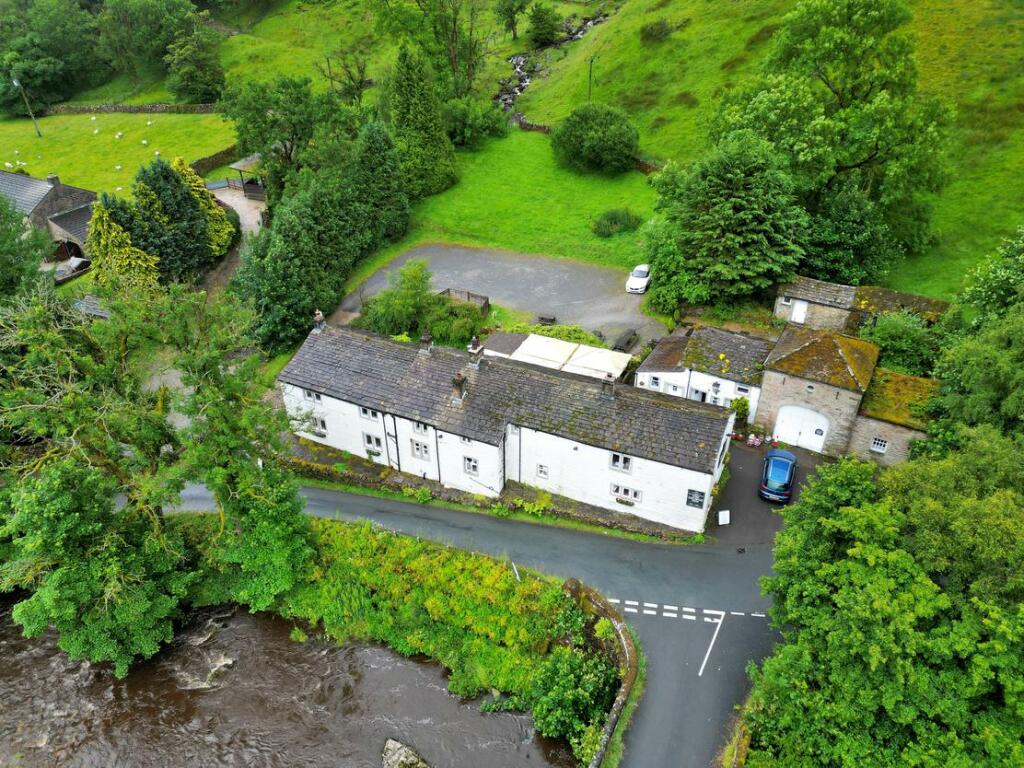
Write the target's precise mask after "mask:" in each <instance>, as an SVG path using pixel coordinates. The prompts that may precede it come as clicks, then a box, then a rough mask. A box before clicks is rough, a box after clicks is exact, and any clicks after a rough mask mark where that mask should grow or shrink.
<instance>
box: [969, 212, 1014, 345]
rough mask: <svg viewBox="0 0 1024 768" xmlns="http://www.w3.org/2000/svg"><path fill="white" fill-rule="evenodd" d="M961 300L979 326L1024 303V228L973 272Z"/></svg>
mask: <svg viewBox="0 0 1024 768" xmlns="http://www.w3.org/2000/svg"><path fill="white" fill-rule="evenodd" d="M961 300H962V301H963V302H964V303H965V304H967V305H968V306H970V307H971V309H972V310H973V312H974V315H975V317H976V322H977V323H978V324H979V325H980V324H982V323H984V322H985V321H987V320H991V319H993V318H996V317H1000V316H1002V315H1003V314H1005V313H1006V311H1007V310H1008V309H1009V308H1010V307H1012V306H1013V305H1015V304H1019V303H1021V302H1024V227H1021V228H1020V229H1018V230H1017V235H1016V237H1014V238H1012V239H1009V240H1007V241H1006V242H1004V243H1003V244H1002V245H1001V246H1000V247H999V251H998V252H997V253H996V254H995V255H993V256H990V257H989V258H988V259H986V260H985V261H984V262H983V263H982V264H981V265H980V266H979V267H977V269H975V270H974V272H973V273H972V274H971V276H970V279H969V282H968V284H967V287H966V288H965V289H964V291H963V294H962V295H961Z"/></svg>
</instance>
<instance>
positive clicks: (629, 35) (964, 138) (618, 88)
mask: <svg viewBox="0 0 1024 768" xmlns="http://www.w3.org/2000/svg"><path fill="white" fill-rule="evenodd" d="M793 5H794V1H793V0H750V1H748V2H743V3H733V2H718V3H710V2H707V0H629V2H627V3H626V4H625V5H623V6H622V8H621V9H620V10H619V12H618V13H617V14H616V16H615V17H614V19H613V20H611V21H610V22H608V23H607V24H604V25H601V26H598V27H596V28H595V29H594V31H593V32H592V33H591V34H590V35H589V36H587V37H586V38H585V39H583V40H581V41H580V42H579V43H576V44H575V45H573V46H571V47H570V48H568V49H566V50H564V51H558V52H556V53H554V54H552V55H549V56H546V57H545V66H546V68H547V69H548V70H549V71H548V75H547V77H545V78H543V79H541V80H538V81H537V82H536V83H535V84H534V85H533V86H531V88H530V90H529V91H527V93H526V94H525V95H524V96H523V98H522V99H521V101H520V106H521V108H522V109H523V111H524V112H525V113H526V114H527V115H528V116H529V117H530V119H531V120H534V121H537V122H556V121H557V120H559V119H560V118H562V117H564V116H565V115H566V114H568V113H569V111H570V110H571V109H572V108H573V107H574V106H576V105H578V104H580V103H583V102H585V101H586V99H587V85H588V70H589V67H590V60H591V58H592V57H595V56H596V58H595V59H594V87H593V93H594V98H595V99H597V100H601V101H605V102H607V103H610V104H615V105H618V106H621V107H623V108H624V109H626V110H627V111H628V112H629V113H630V114H631V115H632V116H633V118H634V120H635V121H636V124H637V126H638V128H639V129H640V131H641V145H642V148H643V149H644V151H646V152H647V153H649V154H652V155H655V156H658V157H662V158H672V159H677V160H680V161H682V162H688V161H691V160H693V159H694V158H696V157H698V156H699V155H700V154H701V152H702V151H703V149H704V146H705V137H706V133H707V124H708V121H709V120H710V118H711V116H712V115H713V114H714V111H715V109H716V106H717V103H718V101H719V100H720V98H721V96H722V94H723V93H724V92H725V91H726V90H727V89H729V88H732V87H735V86H736V85H738V84H740V83H742V82H743V80H744V79H745V78H747V77H749V76H750V75H751V74H752V73H754V72H756V70H757V67H758V65H759V62H760V59H761V57H762V56H763V55H764V53H765V52H766V51H767V50H768V46H769V40H770V37H771V34H772V33H773V31H774V30H775V28H776V26H777V25H778V24H779V22H780V20H781V18H782V16H783V14H784V13H785V12H786V11H787V10H788V9H789V8H791V7H792V6H793ZM910 6H911V9H912V11H913V13H914V21H913V22H912V30H913V32H914V34H915V36H916V38H917V51H918V61H919V66H920V70H921V83H922V87H923V88H924V89H926V90H928V91H930V92H933V93H938V94H941V95H942V96H944V97H945V98H947V99H948V100H949V101H950V102H952V103H953V104H955V105H956V108H957V114H958V116H957V121H956V125H955V127H954V130H953V136H952V142H951V159H952V161H953V180H952V182H951V183H950V185H949V187H948V188H947V189H946V191H945V192H944V193H943V194H942V195H941V197H940V198H939V199H938V200H936V201H935V226H934V228H935V233H936V236H937V242H936V243H935V245H934V247H933V248H931V249H930V250H929V251H928V253H926V254H923V255H921V256H919V257H917V258H915V259H913V260H909V261H907V262H905V263H904V264H902V265H900V266H899V267H897V268H896V269H895V270H894V271H893V273H892V274H891V275H890V277H889V282H890V283H891V284H892V285H893V286H894V287H897V288H902V289H906V290H913V291H918V292H922V293H926V294H930V295H934V296H949V295H951V294H952V293H953V292H954V291H955V290H956V289H957V287H958V286H959V285H960V283H961V279H962V277H963V275H964V273H965V272H966V270H968V269H969V268H970V267H971V266H972V265H973V264H975V263H976V262H977V261H978V259H979V258H981V257H983V256H984V255H985V254H987V253H989V252H991V251H992V250H993V249H994V248H995V246H996V245H997V244H998V243H999V241H1000V240H1001V239H1002V238H1003V237H1005V236H1007V235H1009V234H1011V233H1012V232H1013V231H1014V230H1015V229H1016V227H1017V226H1018V225H1019V224H1021V223H1024V186H1022V185H1021V184H1020V183H1019V179H1020V178H1021V176H1022V174H1024V66H1022V65H1024V3H1021V2H1019V0H1015V1H1013V2H1006V1H1005V0H953V1H951V0H910ZM662 21H664V22H666V23H667V24H668V25H669V27H670V28H671V29H672V32H671V34H670V35H669V36H668V37H667V38H666V39H665V40H663V41H661V42H656V43H652V44H644V43H643V42H642V41H641V29H642V28H643V27H644V26H645V25H650V24H654V23H658V22H662Z"/></svg>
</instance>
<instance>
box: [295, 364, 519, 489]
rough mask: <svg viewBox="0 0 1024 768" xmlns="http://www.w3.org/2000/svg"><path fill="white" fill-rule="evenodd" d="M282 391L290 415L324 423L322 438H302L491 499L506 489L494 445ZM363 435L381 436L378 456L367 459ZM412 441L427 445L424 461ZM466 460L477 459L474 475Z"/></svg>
mask: <svg viewBox="0 0 1024 768" xmlns="http://www.w3.org/2000/svg"><path fill="white" fill-rule="evenodd" d="M281 390H282V393H283V396H284V404H285V407H286V408H287V410H288V413H289V414H290V415H292V416H293V417H295V416H299V415H302V414H306V413H310V414H313V415H315V416H319V417H321V418H323V419H324V420H325V421H326V422H327V431H326V434H324V435H319V434H316V433H314V432H298V433H297V434H298V435H300V436H301V437H304V438H306V439H308V440H312V441H313V442H317V443H321V444H322V445H327V446H330V447H331V448H335V449H337V450H339V451H347V452H348V453H351V454H353V455H355V456H361V457H362V458H364V459H370V460H371V461H374V462H376V463H377V464H384V465H389V464H390V466H392V467H394V468H395V469H401V471H402V472H405V473H407V474H410V475H416V476H417V477H426V478H427V479H428V480H440V482H441V484H442V485H445V486H447V487H449V488H457V489H458V490H461V491H466V492H467V493H473V494H481V495H484V496H492V497H493V496H497V495H498V494H499V493H500V492H501V489H502V488H503V487H504V477H503V466H502V459H503V455H502V450H501V448H499V447H498V446H495V445H488V444H487V443H482V442H479V441H477V440H470V441H469V442H468V443H466V442H463V440H462V439H461V438H460V437H459V435H454V434H451V433H447V432H441V431H439V430H436V429H434V427H432V426H430V425H429V424H428V425H425V426H426V431H425V432H422V431H419V430H418V429H417V427H416V424H415V422H414V421H412V420H410V419H406V418H403V417H401V416H394V415H392V414H388V413H379V412H378V413H377V414H376V416H373V415H371V416H370V417H366V416H364V415H363V414H362V412H361V409H360V407H359V406H357V405H355V404H353V403H349V402H346V401H344V400H338V399H335V398H333V397H328V396H327V395H321V397H320V401H319V402H317V401H315V400H309V399H307V398H305V397H304V395H303V392H302V389H301V388H299V387H295V386H292V385H290V384H282V385H281ZM367 434H369V435H373V436H375V437H379V438H380V440H381V450H380V452H379V455H371V450H372V451H375V450H376V449H368V447H367V445H366V442H365V435H367ZM413 440H415V441H417V442H419V443H422V444H423V445H426V446H427V455H426V458H423V457H422V456H417V455H416V454H415V452H414V450H413V444H412V441H413ZM467 456H469V457H472V458H475V459H476V460H477V474H476V475H475V476H474V475H471V474H469V473H467V472H466V465H465V457H467Z"/></svg>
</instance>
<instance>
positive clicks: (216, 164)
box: [189, 144, 238, 176]
mask: <svg viewBox="0 0 1024 768" xmlns="http://www.w3.org/2000/svg"><path fill="white" fill-rule="evenodd" d="M237 158H238V145H237V144H232V145H231V146H230V147H224V149H221V150H218V151H217V152H214V153H213V154H212V155H207V156H206V157H200V158H199V159H198V160H194V161H192V162H191V163H189V166H190V167H191V168H192V170H193V171H195V172H196V173H198V174H199V175H200V176H203V175H205V174H207V173H209V172H210V171H212V170H213V169H214V168H220V167H221V166H222V165H225V164H227V163H230V162H234V161H235V160H236V159H237Z"/></svg>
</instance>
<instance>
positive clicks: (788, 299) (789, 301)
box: [782, 296, 793, 307]
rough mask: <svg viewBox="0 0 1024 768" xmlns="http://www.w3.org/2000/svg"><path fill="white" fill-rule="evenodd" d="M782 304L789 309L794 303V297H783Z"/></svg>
mask: <svg viewBox="0 0 1024 768" xmlns="http://www.w3.org/2000/svg"><path fill="white" fill-rule="evenodd" d="M782 303H783V304H784V305H785V306H787V307H788V306H789V305H790V304H792V303H793V297H792V296H783V297H782Z"/></svg>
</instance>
